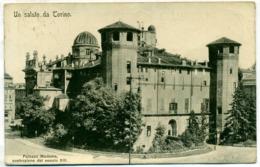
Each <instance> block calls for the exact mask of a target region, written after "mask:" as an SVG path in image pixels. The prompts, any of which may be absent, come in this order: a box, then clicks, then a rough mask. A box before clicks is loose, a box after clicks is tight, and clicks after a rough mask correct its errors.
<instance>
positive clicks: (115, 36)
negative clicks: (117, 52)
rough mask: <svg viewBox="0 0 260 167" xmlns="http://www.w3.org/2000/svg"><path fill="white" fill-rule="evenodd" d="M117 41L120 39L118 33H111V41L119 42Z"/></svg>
mask: <svg viewBox="0 0 260 167" xmlns="http://www.w3.org/2000/svg"><path fill="white" fill-rule="evenodd" d="M119 39H120V34H119V32H117V31H116V32H114V33H113V40H114V41H119Z"/></svg>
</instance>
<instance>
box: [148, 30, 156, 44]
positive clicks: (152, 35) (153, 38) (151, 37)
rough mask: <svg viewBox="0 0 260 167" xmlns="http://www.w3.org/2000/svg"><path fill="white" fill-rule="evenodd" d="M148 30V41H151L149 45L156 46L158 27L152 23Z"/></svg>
mask: <svg viewBox="0 0 260 167" xmlns="http://www.w3.org/2000/svg"><path fill="white" fill-rule="evenodd" d="M148 32H149V35H147V41H149V43H147V44H149V45H151V46H154V47H155V46H156V43H157V39H156V29H155V27H154V25H150V26H149V27H148Z"/></svg>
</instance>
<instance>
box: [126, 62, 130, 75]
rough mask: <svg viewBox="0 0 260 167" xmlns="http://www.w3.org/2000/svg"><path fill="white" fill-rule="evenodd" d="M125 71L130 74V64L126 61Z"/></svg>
mask: <svg viewBox="0 0 260 167" xmlns="http://www.w3.org/2000/svg"><path fill="white" fill-rule="evenodd" d="M126 70H127V73H131V62H130V61H127V64H126Z"/></svg>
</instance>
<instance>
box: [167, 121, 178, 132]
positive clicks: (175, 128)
mask: <svg viewBox="0 0 260 167" xmlns="http://www.w3.org/2000/svg"><path fill="white" fill-rule="evenodd" d="M169 125H171V128H172V133H171V135H172V136H177V123H176V121H175V120H174V119H171V120H170V121H169ZM168 134H170V133H169V132H168Z"/></svg>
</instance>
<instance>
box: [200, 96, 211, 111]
mask: <svg viewBox="0 0 260 167" xmlns="http://www.w3.org/2000/svg"><path fill="white" fill-rule="evenodd" d="M201 110H202V111H206V112H209V99H207V98H204V99H203V102H202V103H201Z"/></svg>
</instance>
